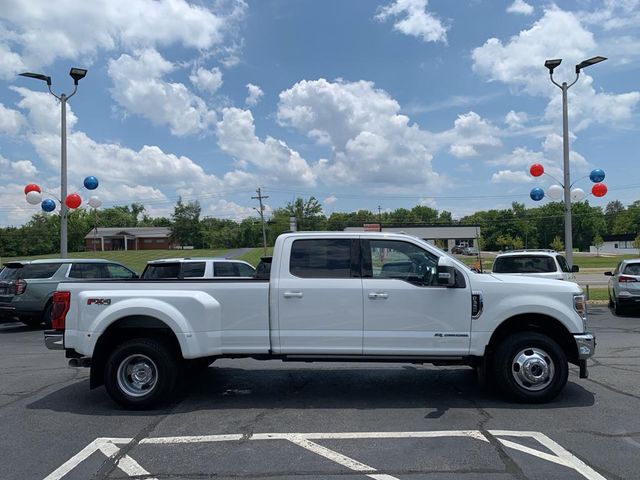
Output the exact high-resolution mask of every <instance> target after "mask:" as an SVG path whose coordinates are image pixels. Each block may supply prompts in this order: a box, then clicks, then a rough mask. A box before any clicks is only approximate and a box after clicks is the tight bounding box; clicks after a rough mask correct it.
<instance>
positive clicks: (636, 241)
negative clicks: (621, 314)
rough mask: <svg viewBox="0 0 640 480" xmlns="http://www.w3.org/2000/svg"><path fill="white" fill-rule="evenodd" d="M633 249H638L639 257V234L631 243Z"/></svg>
mask: <svg viewBox="0 0 640 480" xmlns="http://www.w3.org/2000/svg"><path fill="white" fill-rule="evenodd" d="M633 248H637V249H638V255H640V234H638V235H637V236H636V238H635V240H634V241H633Z"/></svg>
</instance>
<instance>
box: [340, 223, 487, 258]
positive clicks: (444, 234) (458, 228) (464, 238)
mask: <svg viewBox="0 0 640 480" xmlns="http://www.w3.org/2000/svg"><path fill="white" fill-rule="evenodd" d="M344 231H345V232H364V231H375V232H389V233H406V234H407V235H413V236H415V237H418V238H422V239H423V240H426V241H427V242H429V243H431V244H434V245H438V246H441V247H444V249H446V250H447V251H448V252H450V251H451V249H452V248H453V247H454V246H456V245H462V246H465V247H472V248H478V238H480V226H479V225H431V226H427V227H425V226H422V227H420V226H411V225H407V226H399V227H387V226H385V225H384V224H382V225H380V224H377V223H370V224H365V225H363V226H362V227H347V228H345V229H344Z"/></svg>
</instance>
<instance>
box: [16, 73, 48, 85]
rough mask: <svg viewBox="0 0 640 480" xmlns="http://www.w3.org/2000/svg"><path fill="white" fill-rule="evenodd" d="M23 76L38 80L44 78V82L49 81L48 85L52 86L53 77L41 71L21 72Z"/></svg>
mask: <svg viewBox="0 0 640 480" xmlns="http://www.w3.org/2000/svg"><path fill="white" fill-rule="evenodd" d="M19 75H20V76H21V77H28V78H35V79H36V80H42V81H43V82H47V85H48V86H51V77H49V76H47V75H42V74H41V73H31V72H25V73H20V74H19Z"/></svg>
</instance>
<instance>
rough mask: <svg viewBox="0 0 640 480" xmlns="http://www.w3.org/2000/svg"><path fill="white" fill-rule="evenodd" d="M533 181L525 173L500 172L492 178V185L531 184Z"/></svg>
mask: <svg viewBox="0 0 640 480" xmlns="http://www.w3.org/2000/svg"><path fill="white" fill-rule="evenodd" d="M532 181H533V179H532V178H531V177H530V176H528V175H527V174H526V173H525V172H520V171H516V172H514V171H512V170H500V171H499V172H497V173H494V174H493V175H492V176H491V183H530V182H532Z"/></svg>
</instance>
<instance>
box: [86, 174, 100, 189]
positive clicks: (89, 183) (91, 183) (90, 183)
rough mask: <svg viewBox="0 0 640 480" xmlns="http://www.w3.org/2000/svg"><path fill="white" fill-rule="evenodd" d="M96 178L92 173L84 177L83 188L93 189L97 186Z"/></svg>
mask: <svg viewBox="0 0 640 480" xmlns="http://www.w3.org/2000/svg"><path fill="white" fill-rule="evenodd" d="M98 183H99V182H98V179H97V178H96V177H94V176H93V175H92V176H90V177H86V178H85V179H84V188H86V189H87V190H95V189H96V188H98Z"/></svg>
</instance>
